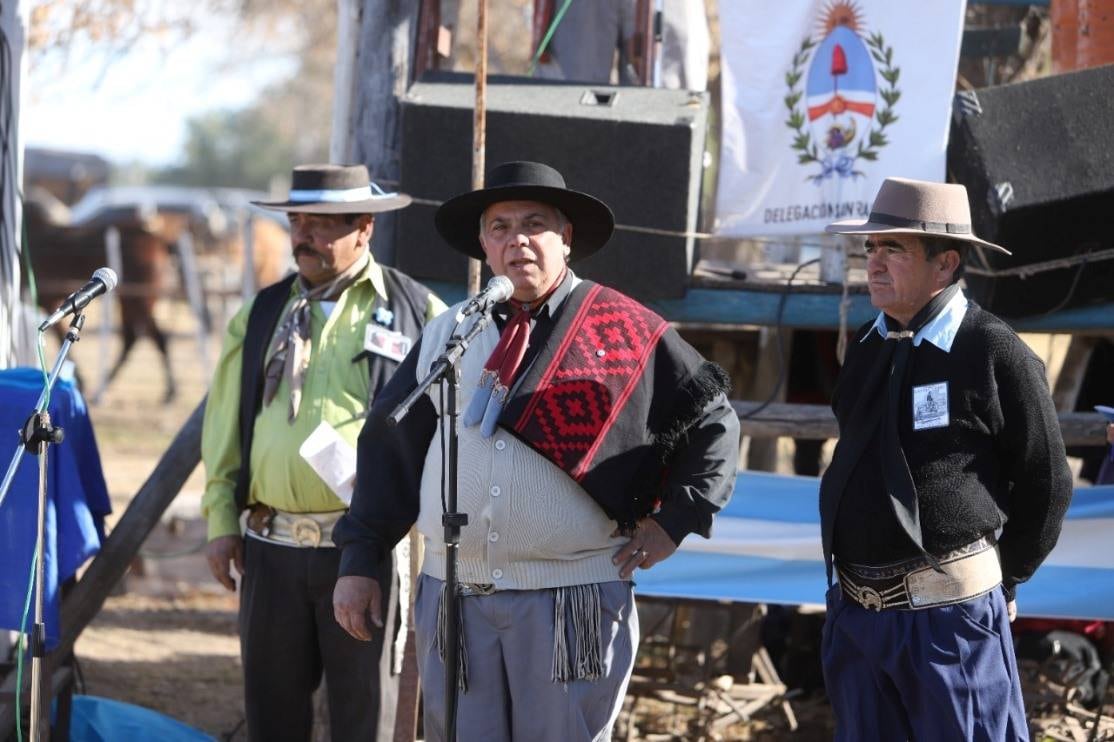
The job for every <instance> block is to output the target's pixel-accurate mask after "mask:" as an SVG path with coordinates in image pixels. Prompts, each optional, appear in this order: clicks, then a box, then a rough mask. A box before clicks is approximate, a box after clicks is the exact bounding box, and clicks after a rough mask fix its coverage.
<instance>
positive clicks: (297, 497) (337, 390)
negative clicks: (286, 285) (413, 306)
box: [201, 260, 445, 540]
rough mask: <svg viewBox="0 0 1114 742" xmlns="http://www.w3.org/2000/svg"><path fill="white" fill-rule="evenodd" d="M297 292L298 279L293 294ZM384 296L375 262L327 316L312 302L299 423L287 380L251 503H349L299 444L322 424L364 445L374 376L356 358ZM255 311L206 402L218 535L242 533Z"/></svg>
mask: <svg viewBox="0 0 1114 742" xmlns="http://www.w3.org/2000/svg"><path fill="white" fill-rule="evenodd" d="M297 291H298V289H297V284H296V283H295V284H294V285H293V286H291V289H290V299H293V298H294V297H295V296H296V295H297ZM377 295H378V296H382V297H383V298H384V299H386V298H387V291H386V285H385V284H384V281H383V269H382V268H381V267H380V266H379V265H378V264H377V263H376V262H375V261H374V260H372V261H370V262H369V263H368V267H367V269H366V270H365V271H364V273H363V274H361V276H360V277H359V278H358V279H356V282H355V283H354V284H352V286H350V287H349V288H348V289H347V290H346V291H345V292H344V293H343V294H341V296H340V298H339V300H338V301H337V303H336V306H335V307H334V308H333V310H332V312H331V313H329V314H328V315H327V316H326V314H325V312H324V310H323V309H322V307H321V304H320V302H316V301H315V302H311V305H310V306H311V309H310V336H311V338H312V343H313V345H312V348H311V352H310V362H309V368H308V369H306V375H305V379H304V381H303V386H302V401H301V404H300V405H299V408H298V416H297V417H296V418H295V419H294V421H293V422H290V421H289V420H288V417H289V409H290V384H289V381H288V380H287V379H286V378H283V380H282V382H281V383H280V385H279V388H278V392H277V393H276V394H275V398H274V400H273V401H272V402H271V404H269V405H263V407H262V409H261V410H260V411H259V414H258V415H257V416H256V418H255V431H254V438H253V441H252V447H251V482H250V485H249V488H248V502H249V503H257V502H258V503H263V504H266V505H270V506H271V507H274V508H278V509H279V510H286V511H289V512H294V513H299V512H302V513H304V512H329V511H334V510H343V509H344V508H345V505H344V503H343V501H341V500H340V498H338V497H337V496H336V494H334V493H333V491H332V489H330V488H329V486H328V485H327V484H325V482H323V481H322V480H321V478H320V477H319V476H317V474H316V473H315V472H314V471H313V469H311V468H310V466H309V464H308V463H306V461H305V459H303V458H302V457H301V455H300V454H299V453H298V449H299V448H300V447H301V445H302V443H303V442H304V441H305V440H306V438H308V437H309V435H310V433H312V432H313V431H314V429H315V428H316V427H317V426H318V425H319V424H320V423H321V422H322V421H324V422H327V423H329V424H330V425H332V426H333V428H335V429H336V431H337V433H338V434H339V435H340V437H341V438H342V439H344V440H345V441H347V442H348V443H349V444H350V445H352V446H353V448H354V447H355V446H356V438H357V437H358V436H359V434H360V430H361V429H362V428H363V426H364V416H365V414H366V412H367V405H368V398H369V394H368V383H369V381H368V373H367V363H366V362H365V361H363V360H361V361H358V362H353V361H352V359H353V357H355V356H356V355H357V354H359V353H360V352H361V351H362V350H363V348H364V328H365V327H366V326H367V323H368V312H367V308H368V307H369V306H370V305H371V304H372V302H373V301H374V300H375V297H376V296H377ZM288 301H289V300H288ZM444 310H445V304H444V303H443V302H442V301H441V300H440V299H438V298H437V297H436V296H434V295H433V294H430V296H429V304H428V306H427V307H426V319H427V320H429V319H432V318H433V317H434V316H436V315H438V314H440V313H441V312H443V311H444ZM250 311H251V303H247V304H245V305H244V306H243V307H242V308H241V309H240V311H239V312H237V313H236V315H235V316H234V317H233V318H232V320H231V321H230V322H229V323H228V330H227V332H226V333H225V337H224V343H223V345H222V347H221V356H220V361H219V362H218V364H217V369H216V373H215V374H214V376H213V382H212V384H211V385H210V387H209V399H208V402H207V403H206V405H205V424H204V427H203V429H202V434H201V459H202V461H203V462H204V463H205V475H206V480H205V494H204V495H203V496H202V498H201V512H202V514H203V515H204V516H205V517H206V518H207V519H208V523H209V539H210V540H212V539H214V538H218V537H220V536H228V535H233V534H238V533H239V532H240V524H239V512H238V511H237V509H236V502H235V494H234V493H235V489H236V474H237V472H238V471H239V469H240V462H241V451H240V438H239V416H240V361H241V355H242V354H241V351H242V348H243V341H244V333H245V332H246V330H247V323H248V314H249V312H250Z"/></svg>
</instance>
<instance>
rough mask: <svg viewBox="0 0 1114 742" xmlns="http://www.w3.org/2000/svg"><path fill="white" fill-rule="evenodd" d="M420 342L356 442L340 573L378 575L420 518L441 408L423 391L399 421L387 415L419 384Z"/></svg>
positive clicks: (341, 531)
mask: <svg viewBox="0 0 1114 742" xmlns="http://www.w3.org/2000/svg"><path fill="white" fill-rule="evenodd" d="M421 348H422V341H421V339H420V338H419V339H418V342H417V343H415V344H414V347H413V348H412V349H411V350H410V353H409V354H408V355H407V356H406V358H405V359H403V361H402V363H401V364H400V365H399V367H398V370H397V371H395V374H394V376H392V377H391V380H390V381H388V382H387V385H386V386H384V387H383V389H382V391H380V392H379V394H378V395H377V396H376V397H375V402H374V404H373V405H372V408H371V412H370V413H369V414H368V419H367V422H366V423H365V424H364V429H363V431H362V432H361V433H360V438H359V440H358V441H357V443H356V487H355V491H354V493H353V495H352V505H351V507H350V508H349V511H348V513H347V514H345V515H344V517H342V518H341V519H340V521H339V522H338V523H337V525H336V528H335V529H334V530H333V541H334V542H335V543H336V545H337V546H339V547H341V549H343V551H342V553H341V558H340V572H339V576H342V577H343V576H347V575H360V576H364V577H375V576H376V575H377V574H378V570H377V565H378V564H379V563H380V562H381V561H382V560H383V559H385V558H386V557H387V556H388V555H389V553H390V550H391V549H393V548H394V546H395V544H397V543H398V542H399V541H400V540H401V539H402V537H403V536H405V535H406V533H407V531H409V530H410V527H411V526H412V525H413V524H414V521H416V520H417V518H418V509H419V507H420V494H419V490H420V485H421V480H422V467H423V465H424V463H425V456H426V451H427V450H428V448H429V443H430V441H431V440H433V436H434V433H435V432H436V430H437V412H436V410H435V409H434V407H433V402H431V401H430V399H429V397H428V396H426V395H422V396H421V397H420V398H419V399H418V401H417V402H416V403H415V404H414V406H413V407H412V408H410V414H408V415H407V416H406V417H405V418H403V420H402V421H401V422H400V423H399V424H398V425H397V426H394V427H392V426H390V425H388V423H387V417H388V416H389V415H390V414H391V412H393V411H394V408H395V407H396V406H397V405H398V403H399V402H401V401H402V400H404V399H405V398H406V395H408V394H409V393H410V392H411V391H413V390H414V388H415V387H416V386H417V378H416V373H417V366H418V354H419V353H420V352H421Z"/></svg>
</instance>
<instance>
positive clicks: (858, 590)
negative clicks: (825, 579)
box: [845, 581, 882, 613]
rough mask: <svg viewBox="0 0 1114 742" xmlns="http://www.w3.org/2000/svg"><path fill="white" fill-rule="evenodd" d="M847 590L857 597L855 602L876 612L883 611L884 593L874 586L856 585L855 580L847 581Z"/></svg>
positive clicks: (853, 596)
mask: <svg viewBox="0 0 1114 742" xmlns="http://www.w3.org/2000/svg"><path fill="white" fill-rule="evenodd" d="M845 584H846V586H847V592H849V593H850V594H851V597H852V598H854V599H855V602H856V603H858V604H859V605H861V606H862V607H863V608H866V609H867V610H870V611H875V612H876V613H878V612H881V611H882V594H881V593H879V592H878V591H877V590H875V589H874V588H872V587H866V586H865V585H856V584H855V583H853V582H850V581H846V582H845Z"/></svg>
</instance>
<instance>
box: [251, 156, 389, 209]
mask: <svg viewBox="0 0 1114 742" xmlns="http://www.w3.org/2000/svg"><path fill="white" fill-rule="evenodd" d="M252 203H253V204H255V205H256V206H262V207H263V208H264V209H273V210H275V211H286V212H299V213H311V214H379V213H382V212H384V211H396V210H397V209H401V208H404V207H406V206H409V205H410V197H409V196H407V195H406V194H405V193H387V192H385V191H384V190H383V189H382V188H380V187H379V186H377V185H376V184H375V183H373V182H372V180H371V176H370V175H369V174H368V171H367V168H366V167H365V166H363V165H299V166H297V167H296V168H294V172H293V175H292V177H291V179H290V195H289V196H287V198H286V200H285V201H252Z"/></svg>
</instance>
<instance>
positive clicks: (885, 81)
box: [785, 0, 901, 185]
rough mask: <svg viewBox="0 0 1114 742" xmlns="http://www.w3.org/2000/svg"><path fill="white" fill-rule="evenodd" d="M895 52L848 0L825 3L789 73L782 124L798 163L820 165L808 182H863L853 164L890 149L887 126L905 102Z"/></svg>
mask: <svg viewBox="0 0 1114 742" xmlns="http://www.w3.org/2000/svg"><path fill="white" fill-rule="evenodd" d="M893 51H894V50H893V47H891V46H887V45H886V41H885V39H883V38H882V34H881V33H880V32H877V33H870V34H868V33H867V29H866V25H865V21H864V19H863V13H862V9H861V8H860V7H859V5H858V3H855V2H848V1H847V0H833V2H830V3H828V5H827V6H826V7H825V8H824V11H823V13H822V14H821V17H820V18H819V27H818V29H817V31H816V33H815V34H814V35H811V36H806V37H805V39H804V41H802V42H801V46H800V48H799V49H798V50H797V53H796V54H794V55H793V62H792V64H791V65H790V68H789V71H788V72H786V73H785V84H786V86H787V87H788V89H789V92H788V93H787V94H786V96H785V107H786V109H788V111H789V118H788V119H787V120H786V122H785V125H786V126H788V127H789V128H790V129H792V130H793V132H794V133H795V136H794V138H793V144H792V147H793V149H794V150H796V152H797V162H798V163H800V164H801V165H804V166H812V165H816V166H817V167H816V169H815V170H814V171H813V172H812V173H810V174H809V175H808V176H807V177H806V180H811V181H812V182H813V183H815V184H816V185H820V184H821V183H823V182H824V181H825V180H827V179H829V178H837V177H838V178H857V177H860V176H862V175H863V172H862V171H861V170H857V169H856V168H855V163H856V162H857V161H858V160H860V159H862V160H871V161H873V160H876V159H878V152H879V150H881V149H882V148H883V147H885V146H886V145H887V144H889V139H887V138H886V127H888V126H889V125H890V124H892V123H894V122H895V121H897V115H896V114H895V113H894V106H895V105H896V104H897V102H898V100H899V99H900V98H901V91H900V90H898V87H897V81H898V78H899V77H900V76H901V68H900V67H896V66H894V63H893ZM802 83H803V85H802Z"/></svg>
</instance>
